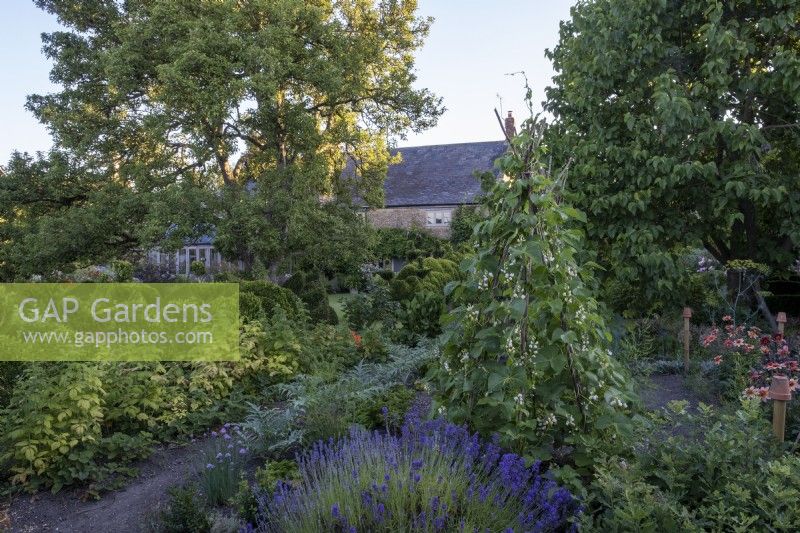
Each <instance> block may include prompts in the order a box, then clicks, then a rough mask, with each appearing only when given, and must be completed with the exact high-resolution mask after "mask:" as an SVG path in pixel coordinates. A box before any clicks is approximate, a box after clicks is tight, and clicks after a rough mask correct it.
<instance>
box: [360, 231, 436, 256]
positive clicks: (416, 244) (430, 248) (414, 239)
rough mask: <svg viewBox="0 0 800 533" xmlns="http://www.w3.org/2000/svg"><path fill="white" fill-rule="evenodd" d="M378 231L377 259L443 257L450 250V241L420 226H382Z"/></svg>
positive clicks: (374, 249) (375, 254) (374, 251)
mask: <svg viewBox="0 0 800 533" xmlns="http://www.w3.org/2000/svg"><path fill="white" fill-rule="evenodd" d="M376 233H377V236H378V239H377V241H376V242H375V246H374V248H373V250H372V252H373V253H372V255H374V256H375V257H376V258H377V259H383V260H389V259H392V258H400V259H415V258H417V257H442V256H443V255H445V254H446V253H447V252H448V251H449V250H450V243H449V242H447V241H445V240H443V239H439V238H437V237H434V236H433V235H431V234H430V233H428V232H427V231H425V230H422V229H419V228H411V229H401V228H380V229H378V230H377V232H376Z"/></svg>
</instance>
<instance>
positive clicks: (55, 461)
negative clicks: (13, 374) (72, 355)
mask: <svg viewBox="0 0 800 533" xmlns="http://www.w3.org/2000/svg"><path fill="white" fill-rule="evenodd" d="M103 377H104V373H103V371H102V369H101V368H100V367H99V366H97V365H91V364H84V363H64V364H31V365H30V366H28V368H26V370H25V372H24V374H23V378H22V379H21V380H20V382H19V383H18V385H17V387H16V388H15V390H14V393H13V395H12V397H11V402H10V405H9V408H8V410H7V412H6V416H5V420H4V426H5V427H4V428H3V429H4V431H3V432H2V437H1V438H2V441H3V446H2V447H0V449H2V450H3V451H2V452H0V464H8V465H10V468H9V470H10V473H11V474H12V477H11V482H12V483H13V484H20V485H24V486H25V487H26V488H27V489H29V490H31V491H35V490H36V489H38V488H39V487H52V490H53V492H57V491H58V490H60V489H61V487H62V486H63V485H66V484H69V483H72V482H73V481H74V480H76V479H77V480H82V481H92V480H95V479H99V478H100V477H102V476H101V474H102V472H101V467H100V466H99V465H98V464H96V463H95V462H94V461H93V459H94V455H95V454H96V453H97V449H98V447H99V445H100V441H101V439H102V432H101V423H102V421H103V409H102V405H103V399H104V396H105V392H104V390H103Z"/></svg>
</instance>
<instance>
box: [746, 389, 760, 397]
mask: <svg viewBox="0 0 800 533" xmlns="http://www.w3.org/2000/svg"><path fill="white" fill-rule="evenodd" d="M744 395H745V396H747V397H748V398H755V397H756V396H757V395H758V389H757V388H755V387H747V388H746V389H745V390H744Z"/></svg>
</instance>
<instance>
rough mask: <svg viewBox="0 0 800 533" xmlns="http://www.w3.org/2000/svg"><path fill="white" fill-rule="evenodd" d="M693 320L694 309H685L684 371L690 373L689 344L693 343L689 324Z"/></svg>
mask: <svg viewBox="0 0 800 533" xmlns="http://www.w3.org/2000/svg"><path fill="white" fill-rule="evenodd" d="M691 319H692V309H691V308H690V307H684V308H683V371H684V373H686V374H688V373H689V342H690V341H691V338H692V334H691V331H690V330H689V322H690V321H691Z"/></svg>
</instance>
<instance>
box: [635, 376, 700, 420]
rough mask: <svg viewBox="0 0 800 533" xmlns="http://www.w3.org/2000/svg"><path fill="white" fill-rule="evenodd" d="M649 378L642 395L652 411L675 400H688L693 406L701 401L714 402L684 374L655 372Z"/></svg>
mask: <svg viewBox="0 0 800 533" xmlns="http://www.w3.org/2000/svg"><path fill="white" fill-rule="evenodd" d="M648 380H649V381H648V382H647V383H645V385H644V386H643V387H642V390H641V391H640V395H641V398H642V401H643V402H644V406H645V407H646V408H647V409H648V410H650V411H655V410H658V409H662V408H664V407H666V406H667V404H668V403H669V402H671V401H673V400H687V401H688V402H689V404H690V405H691V406H692V407H696V406H697V404H698V403H700V402H704V403H707V404H708V403H713V402H712V401H709V399H708V398H704V397H702V395H700V394H698V392H697V391H696V390H694V389H692V388H691V387H690V386H689V385H688V384H687V383H686V378H685V377H684V376H683V375H682V374H654V375H652V376H650V377H649V378H648Z"/></svg>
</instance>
